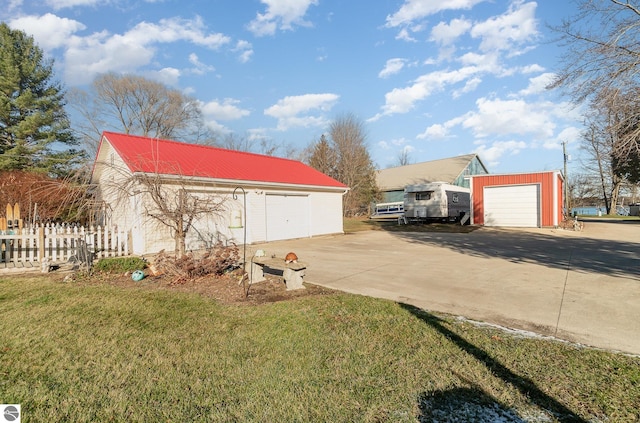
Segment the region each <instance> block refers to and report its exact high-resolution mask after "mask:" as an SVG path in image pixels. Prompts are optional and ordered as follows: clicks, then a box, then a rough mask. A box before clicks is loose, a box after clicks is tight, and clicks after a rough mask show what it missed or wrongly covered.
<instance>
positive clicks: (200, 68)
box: [189, 53, 216, 75]
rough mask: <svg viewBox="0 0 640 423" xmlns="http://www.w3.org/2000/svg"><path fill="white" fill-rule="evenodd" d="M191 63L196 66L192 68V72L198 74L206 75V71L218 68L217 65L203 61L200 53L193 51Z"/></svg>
mask: <svg viewBox="0 0 640 423" xmlns="http://www.w3.org/2000/svg"><path fill="white" fill-rule="evenodd" d="M189 63H191V64H192V65H193V66H194V67H193V68H192V69H191V73H194V74H196V75H204V74H205V73H208V72H213V71H214V70H216V68H215V67H213V66H211V65H206V64H204V63H202V62H201V61H200V58H199V57H198V55H197V54H195V53H191V54H190V55H189Z"/></svg>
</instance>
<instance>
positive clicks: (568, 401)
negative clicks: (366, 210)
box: [0, 277, 640, 422]
mask: <svg viewBox="0 0 640 423" xmlns="http://www.w3.org/2000/svg"><path fill="white" fill-rule="evenodd" d="M0 363H1V364H0V403H4V404H8V403H19V404H21V405H22V413H23V420H22V421H23V422H62V421H68V422H102V421H127V422H183V421H184V422H253V421H255V422H385V421H388V422H411V421H431V420H432V419H434V418H436V417H437V416H441V415H446V414H454V415H455V416H456V417H455V419H454V420H442V419H441V420H440V421H482V420H481V419H480V417H478V416H479V415H485V414H487V413H489V414H491V413H494V415H495V414H496V413H497V414H498V415H501V416H506V417H503V420H500V421H506V422H511V421H514V422H522V421H529V420H531V421H556V420H558V421H608V422H630V421H637V420H638V419H639V418H640V414H639V411H638V404H640V359H639V358H634V357H629V356H625V355H622V354H613V353H608V352H602V351H595V350H592V349H586V348H578V347H575V346H571V345H568V344H564V343H560V342H552V341H544V340H539V339H538V340H536V339H531V338H524V337H518V336H515V335H509V334H507V333H503V332H499V331H497V330H493V329H488V328H478V327H476V326H474V325H472V324H470V323H468V322H464V321H461V320H457V319H454V318H449V317H444V316H435V315H431V314H428V313H425V312H422V311H420V310H417V309H415V308H413V307H411V306H406V305H402V304H397V303H393V302H391V301H385V300H377V299H372V298H367V297H361V296H355V295H348V294H336V295H329V296H317V297H304V298H299V299H296V300H291V301H286V302H279V303H272V304H266V305H261V306H248V305H244V306H226V305H221V304H219V303H216V302H215V301H213V300H211V299H207V298H205V297H201V296H197V295H195V294H194V295H190V294H184V293H176V292H170V291H166V290H153V289H149V288H140V289H133V288H129V289H126V288H122V287H116V286H107V285H98V284H87V283H76V282H71V283H70V282H60V281H55V280H52V279H50V278H47V277H13V278H2V279H0ZM474 413H475V414H474ZM509 416H511V420H509V419H508V417H509ZM540 416H547V417H548V418H549V420H540V419H539V418H540ZM552 416H554V417H553V418H552Z"/></svg>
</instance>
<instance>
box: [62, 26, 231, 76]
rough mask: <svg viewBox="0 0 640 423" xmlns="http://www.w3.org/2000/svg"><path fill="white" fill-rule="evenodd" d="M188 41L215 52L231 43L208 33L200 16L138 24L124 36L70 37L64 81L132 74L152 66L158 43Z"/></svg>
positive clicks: (102, 33)
mask: <svg viewBox="0 0 640 423" xmlns="http://www.w3.org/2000/svg"><path fill="white" fill-rule="evenodd" d="M177 41H188V42H191V43H192V44H195V45H199V46H203V47H206V48H209V49H213V50H215V49H218V48H220V47H222V46H224V45H225V44H228V43H229V42H230V41H231V40H230V38H229V37H227V36H225V35H223V34H220V33H208V32H207V31H206V28H205V25H204V22H203V21H202V19H201V18H200V17H196V18H195V19H180V18H173V19H163V20H161V21H160V22H159V23H158V24H154V23H148V22H141V23H139V24H138V25H136V26H135V27H134V28H132V29H131V30H129V31H127V32H125V33H124V34H109V33H108V32H106V31H103V32H97V33H93V34H91V35H89V36H87V37H79V36H72V37H69V39H68V40H67V43H66V47H67V50H66V52H65V59H66V60H65V62H66V63H65V79H66V80H67V81H69V83H70V84H72V85H82V84H85V83H88V82H90V81H91V80H92V79H93V78H94V77H95V75H96V74H98V73H104V72H109V71H113V72H134V71H136V70H137V69H138V68H140V67H143V66H145V65H148V64H149V63H151V61H152V59H153V58H154V57H155V55H156V53H157V51H156V46H157V45H158V44H164V43H173V42H177Z"/></svg>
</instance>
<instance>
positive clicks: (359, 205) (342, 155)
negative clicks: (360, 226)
mask: <svg viewBox="0 0 640 423" xmlns="http://www.w3.org/2000/svg"><path fill="white" fill-rule="evenodd" d="M328 135H329V139H330V141H327V140H326V139H325V142H324V143H323V142H322V140H323V138H321V140H320V142H318V143H317V144H316V145H315V146H314V147H313V148H311V151H312V153H311V155H310V157H309V164H310V165H311V166H312V167H314V168H316V169H318V170H320V171H321V172H324V173H326V174H327V175H329V176H331V177H333V178H334V179H337V180H338V181H340V182H342V183H343V184H345V185H347V186H348V187H349V188H350V190H349V192H347V194H345V196H344V212H345V214H346V215H347V216H353V215H358V214H361V213H364V212H366V211H367V210H368V207H369V204H370V203H371V202H372V201H375V200H376V199H377V198H378V195H379V194H378V187H377V185H376V176H375V166H374V165H373V161H372V160H371V157H370V155H369V151H368V149H367V144H366V134H365V130H364V126H363V124H362V121H360V120H358V119H357V118H356V117H355V116H354V115H352V114H346V115H343V116H340V117H338V118H337V119H336V120H335V121H333V122H332V123H331V125H330V126H329V133H328ZM330 161H334V164H333V165H331V163H330ZM316 166H318V167H316Z"/></svg>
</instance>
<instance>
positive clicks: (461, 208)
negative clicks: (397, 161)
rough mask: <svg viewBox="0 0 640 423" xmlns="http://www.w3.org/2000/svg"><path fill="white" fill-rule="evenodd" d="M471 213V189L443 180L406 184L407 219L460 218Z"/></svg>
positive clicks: (405, 207)
mask: <svg viewBox="0 0 640 423" xmlns="http://www.w3.org/2000/svg"><path fill="white" fill-rule="evenodd" d="M465 214H466V216H469V215H470V214H471V191H470V190H469V188H463V187H459V186H456V185H451V184H447V183H445V182H431V183H426V184H419V185H407V186H406V187H405V189H404V215H405V218H406V219H407V220H413V221H427V220H453V221H457V220H461V219H463V218H464V217H465Z"/></svg>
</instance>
